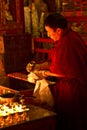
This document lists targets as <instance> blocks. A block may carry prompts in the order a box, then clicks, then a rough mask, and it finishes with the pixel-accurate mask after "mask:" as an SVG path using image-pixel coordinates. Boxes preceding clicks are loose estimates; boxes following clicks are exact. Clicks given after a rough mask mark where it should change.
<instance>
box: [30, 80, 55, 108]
mask: <svg viewBox="0 0 87 130" xmlns="http://www.w3.org/2000/svg"><path fill="white" fill-rule="evenodd" d="M33 96H34V97H35V98H36V99H37V100H39V102H40V104H45V105H47V106H50V107H53V106H54V100H53V95H52V93H51V90H50V88H49V83H48V82H47V80H46V79H45V78H44V79H41V80H37V81H36V85H35V88H34V92H33Z"/></svg>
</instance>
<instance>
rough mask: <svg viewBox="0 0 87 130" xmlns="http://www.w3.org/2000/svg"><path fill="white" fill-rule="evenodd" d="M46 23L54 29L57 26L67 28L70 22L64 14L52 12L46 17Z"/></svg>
mask: <svg viewBox="0 0 87 130" xmlns="http://www.w3.org/2000/svg"><path fill="white" fill-rule="evenodd" d="M44 25H45V26H49V27H51V28H53V29H54V30H55V29H56V28H61V29H65V28H67V25H68V22H67V20H66V18H65V17H64V16H62V15H61V14H59V13H52V14H49V15H48V16H47V17H46V19H45V21H44Z"/></svg>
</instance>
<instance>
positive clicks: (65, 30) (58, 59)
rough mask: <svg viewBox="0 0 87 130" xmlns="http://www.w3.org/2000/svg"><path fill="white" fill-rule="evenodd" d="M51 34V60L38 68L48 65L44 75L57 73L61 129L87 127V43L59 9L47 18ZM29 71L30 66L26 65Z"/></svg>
mask: <svg viewBox="0 0 87 130" xmlns="http://www.w3.org/2000/svg"><path fill="white" fill-rule="evenodd" d="M45 30H46V31H47V35H48V36H49V37H50V38H51V39H53V40H54V48H53V49H52V51H51V57H50V59H49V60H48V61H46V62H44V63H41V64H36V65H35V68H34V69H38V70H41V69H44V70H46V69H48V70H46V71H44V76H55V77H57V79H58V80H57V82H56V85H54V90H53V94H54V100H55V112H56V113H57V114H58V118H57V124H58V125H57V129H58V130H86V129H87V47H86V44H85V42H84V40H83V39H82V38H81V36H80V35H79V34H78V33H77V32H75V31H73V30H72V29H71V28H70V27H68V22H67V20H66V18H65V17H64V16H62V15H61V14H59V13H52V14H50V15H49V16H48V17H46V19H45ZM26 69H27V71H29V66H28V65H27V67H26Z"/></svg>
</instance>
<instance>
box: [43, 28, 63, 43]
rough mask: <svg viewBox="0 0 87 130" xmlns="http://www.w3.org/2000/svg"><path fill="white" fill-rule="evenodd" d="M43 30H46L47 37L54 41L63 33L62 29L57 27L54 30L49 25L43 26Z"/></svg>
mask: <svg viewBox="0 0 87 130" xmlns="http://www.w3.org/2000/svg"><path fill="white" fill-rule="evenodd" d="M45 30H46V31H47V35H48V37H50V38H51V39H53V40H54V41H58V40H59V39H60V38H61V35H62V33H63V29H61V28H57V29H56V30H54V29H53V28H51V27H49V26H45Z"/></svg>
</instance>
